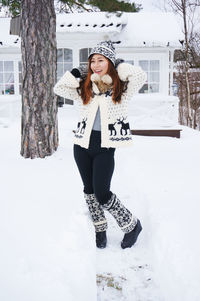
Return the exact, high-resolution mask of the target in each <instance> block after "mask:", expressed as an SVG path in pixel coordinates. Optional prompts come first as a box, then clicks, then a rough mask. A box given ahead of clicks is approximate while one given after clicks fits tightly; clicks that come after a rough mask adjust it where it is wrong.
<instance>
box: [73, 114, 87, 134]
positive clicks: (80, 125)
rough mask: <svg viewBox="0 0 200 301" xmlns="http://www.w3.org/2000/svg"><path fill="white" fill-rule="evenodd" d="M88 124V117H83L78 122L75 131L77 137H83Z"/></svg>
mask: <svg viewBox="0 0 200 301" xmlns="http://www.w3.org/2000/svg"><path fill="white" fill-rule="evenodd" d="M86 125H87V118H83V119H82V121H81V122H78V124H77V129H76V133H75V137H76V138H82V137H83V134H84V132H85V128H86Z"/></svg>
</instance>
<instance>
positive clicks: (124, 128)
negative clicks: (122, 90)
mask: <svg viewBox="0 0 200 301" xmlns="http://www.w3.org/2000/svg"><path fill="white" fill-rule="evenodd" d="M126 118H127V117H123V116H122V117H120V118H117V119H116V120H115V122H113V123H109V124H108V130H109V134H110V137H109V139H110V140H111V141H129V140H132V137H131V130H130V125H129V122H125V120H126ZM118 125H119V126H118ZM120 126H121V127H120Z"/></svg>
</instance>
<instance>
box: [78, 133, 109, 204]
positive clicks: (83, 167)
mask: <svg viewBox="0 0 200 301" xmlns="http://www.w3.org/2000/svg"><path fill="white" fill-rule="evenodd" d="M114 153H115V148H104V147H103V148H102V147H101V132H100V131H92V133H91V137H90V144H89V148H88V149H86V148H83V147H81V146H79V145H77V144H74V158H75V161H76V164H77V166H78V169H79V172H80V175H81V178H82V181H83V185H84V192H85V193H87V194H91V193H94V194H95V196H96V198H97V200H98V201H99V203H100V204H106V203H107V202H108V201H109V199H110V198H111V196H112V192H111V191H110V182H111V178H112V175H113V171H114V164H115V163H114Z"/></svg>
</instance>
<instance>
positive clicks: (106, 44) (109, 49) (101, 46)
mask: <svg viewBox="0 0 200 301" xmlns="http://www.w3.org/2000/svg"><path fill="white" fill-rule="evenodd" d="M93 54H101V55H103V56H105V57H106V58H107V59H109V60H110V61H111V62H112V63H113V65H115V61H116V58H115V56H116V52H115V47H114V46H113V42H111V41H103V42H100V43H98V44H97V46H95V47H94V48H93V49H92V50H91V52H90V54H89V56H88V58H89V57H90V56H91V55H93Z"/></svg>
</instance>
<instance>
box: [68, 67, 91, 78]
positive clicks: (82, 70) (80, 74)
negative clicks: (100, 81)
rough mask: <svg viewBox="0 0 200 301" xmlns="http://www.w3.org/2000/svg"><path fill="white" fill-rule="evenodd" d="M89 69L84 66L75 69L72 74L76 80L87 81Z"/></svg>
mask: <svg viewBox="0 0 200 301" xmlns="http://www.w3.org/2000/svg"><path fill="white" fill-rule="evenodd" d="M87 73H88V67H87V66H85V65H83V66H79V67H78V68H73V69H72V71H71V74H72V75H73V76H74V77H76V78H81V79H85V78H86V77H87Z"/></svg>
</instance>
